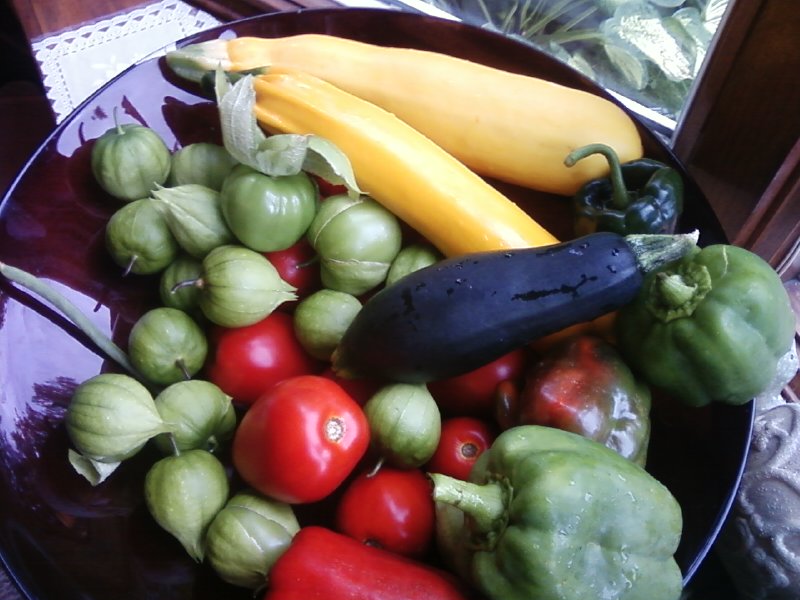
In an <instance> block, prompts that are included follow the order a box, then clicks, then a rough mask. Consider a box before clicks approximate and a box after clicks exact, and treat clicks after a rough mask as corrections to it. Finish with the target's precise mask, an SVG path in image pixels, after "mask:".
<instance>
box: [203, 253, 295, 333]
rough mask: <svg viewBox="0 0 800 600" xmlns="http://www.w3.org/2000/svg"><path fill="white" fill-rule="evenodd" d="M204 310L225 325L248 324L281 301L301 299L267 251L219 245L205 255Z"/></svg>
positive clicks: (273, 308) (268, 312) (216, 322)
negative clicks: (274, 264)
mask: <svg viewBox="0 0 800 600" xmlns="http://www.w3.org/2000/svg"><path fill="white" fill-rule="evenodd" d="M187 283H189V284H192V285H196V286H198V287H199V288H200V297H199V305H200V310H202V311H203V314H204V315H205V316H206V318H208V320H209V321H211V322H212V323H215V324H217V325H221V326H223V327H245V326H247V325H252V324H254V323H257V322H258V321H260V320H261V319H263V318H265V317H267V316H268V315H269V314H271V313H272V311H273V310H275V309H276V308H277V307H278V306H279V305H281V304H283V303H284V302H291V301H292V300H296V299H297V295H296V294H295V288H294V286H292V285H290V284H288V283H287V282H285V281H284V280H283V279H281V276H280V274H279V273H278V271H277V269H276V268H275V267H274V266H273V265H272V263H271V262H269V260H267V259H266V258H265V257H264V255H262V254H260V253H258V252H256V251H254V250H250V249H249V248H245V247H244V246H235V245H227V246H220V247H219V248H215V249H214V250H212V251H211V252H209V253H208V256H206V257H205V258H204V259H203V270H202V273H201V276H200V278H199V279H197V280H195V281H194V282H187Z"/></svg>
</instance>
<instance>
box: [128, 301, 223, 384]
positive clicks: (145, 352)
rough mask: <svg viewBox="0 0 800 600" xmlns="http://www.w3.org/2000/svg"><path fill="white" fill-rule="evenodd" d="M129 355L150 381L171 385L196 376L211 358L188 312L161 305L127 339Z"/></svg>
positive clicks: (198, 327) (199, 330) (141, 321)
mask: <svg viewBox="0 0 800 600" xmlns="http://www.w3.org/2000/svg"><path fill="white" fill-rule="evenodd" d="M128 355H129V356H130V359H131V363H132V364H133V366H134V367H135V368H136V370H137V371H138V372H139V373H141V375H142V376H143V377H145V378H146V379H147V380H148V381H150V382H152V383H157V384H160V385H169V384H171V383H175V382H178V381H181V380H184V379H189V378H190V377H192V376H193V375H194V374H195V373H197V372H198V371H199V370H200V369H201V367H202V366H203V363H204V362H205V360H206V356H207V355H208V341H207V340H206V335H205V333H204V332H203V330H202V329H201V328H200V326H199V325H198V324H197V323H196V322H195V321H194V319H192V317H190V316H189V315H187V314H186V313H185V312H183V311H181V310H178V309H176V308H169V307H167V306H162V307H159V308H154V309H152V310H149V311H147V312H146V313H145V314H143V315H142V316H141V317H140V318H139V320H137V321H136V323H134V325H133V327H132V328H131V331H130V334H129V336H128Z"/></svg>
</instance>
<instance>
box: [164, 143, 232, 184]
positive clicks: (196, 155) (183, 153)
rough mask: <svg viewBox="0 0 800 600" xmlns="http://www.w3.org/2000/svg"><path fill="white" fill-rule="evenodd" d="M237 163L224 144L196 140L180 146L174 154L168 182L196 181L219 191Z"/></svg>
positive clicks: (185, 182) (195, 182)
mask: <svg viewBox="0 0 800 600" xmlns="http://www.w3.org/2000/svg"><path fill="white" fill-rule="evenodd" d="M236 164H237V163H236V159H234V158H233V157H232V156H231V155H230V153H229V152H228V151H227V150H226V149H225V147H224V146H220V145H219V144H211V143H208V142H196V143H194V144H189V145H188V146H184V147H183V148H180V149H179V150H177V151H175V153H174V154H173V155H172V168H171V169H170V172H169V178H168V179H167V183H168V185H169V187H175V186H179V185H185V184H187V183H194V184H198V185H202V186H204V187H207V188H211V189H212V190H216V191H219V190H220V189H221V188H222V182H223V181H225V178H226V177H227V176H228V173H230V172H231V169H233V167H234V166H236Z"/></svg>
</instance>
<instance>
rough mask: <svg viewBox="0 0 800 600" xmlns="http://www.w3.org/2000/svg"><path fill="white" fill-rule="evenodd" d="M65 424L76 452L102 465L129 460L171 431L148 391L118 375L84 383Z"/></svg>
mask: <svg viewBox="0 0 800 600" xmlns="http://www.w3.org/2000/svg"><path fill="white" fill-rule="evenodd" d="M64 421H65V425H66V428H67V434H68V435H69V437H70V440H72V444H73V445H74V446H75V449H76V450H77V451H78V452H79V453H80V454H81V455H82V456H84V457H86V458H88V459H91V460H93V461H97V462H103V463H118V462H120V461H123V460H125V459H126V458H130V457H131V456H133V455H134V454H136V453H137V452H138V451H139V450H141V448H142V447H143V446H144V445H145V443H147V440H149V439H150V438H152V437H154V436H156V435H158V434H159V433H164V432H166V431H169V428H168V426H167V425H166V424H165V423H164V421H163V419H162V418H161V416H160V415H159V414H158V411H157V410H156V406H155V403H154V401H153V397H152V396H151V395H150V392H149V391H148V390H147V388H146V387H144V386H143V385H142V384H141V383H139V382H138V381H136V380H135V379H134V378H133V377H130V376H129V375H122V374H118V373H102V374H100V375H95V376H94V377H92V378H90V379H87V380H86V381H84V382H83V383H81V384H80V385H79V386H78V387H77V388H76V389H75V392H74V393H73V394H72V399H71V400H70V403H69V406H68V407H67V413H66V417H65V420H64Z"/></svg>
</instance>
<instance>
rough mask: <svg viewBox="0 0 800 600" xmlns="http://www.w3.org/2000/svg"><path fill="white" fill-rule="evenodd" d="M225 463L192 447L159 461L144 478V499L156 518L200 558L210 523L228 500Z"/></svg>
mask: <svg viewBox="0 0 800 600" xmlns="http://www.w3.org/2000/svg"><path fill="white" fill-rule="evenodd" d="M228 489H229V487H228V478H227V476H226V474H225V467H223V466H222V463H221V462H220V461H219V460H218V459H217V458H216V457H214V455H213V454H211V453H209V452H206V451H205V450H189V451H187V452H182V453H180V454H177V455H175V456H168V457H166V458H162V459H161V460H159V461H158V462H156V463H155V464H154V465H153V466H152V467H150V470H149V471H148V472H147V475H146V476H145V481H144V499H145V503H146V504H147V509H148V510H149V511H150V514H151V515H152V516H153V518H154V519H155V520H156V522H157V523H158V524H159V525H160V526H161V527H163V528H164V529H165V530H167V531H168V532H169V533H171V534H172V535H174V536H175V537H176V538H177V539H178V541H180V543H181V544H182V545H183V547H184V548H185V549H186V551H187V552H188V553H189V555H190V556H191V557H192V558H193V559H195V560H196V561H198V562H200V561H202V560H203V556H204V544H203V539H204V537H205V534H206V530H207V529H208V526H209V524H210V523H211V521H212V520H213V519H214V517H215V516H216V515H217V513H218V512H219V511H220V510H221V509H222V507H223V506H225V502H226V501H227V500H228Z"/></svg>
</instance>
